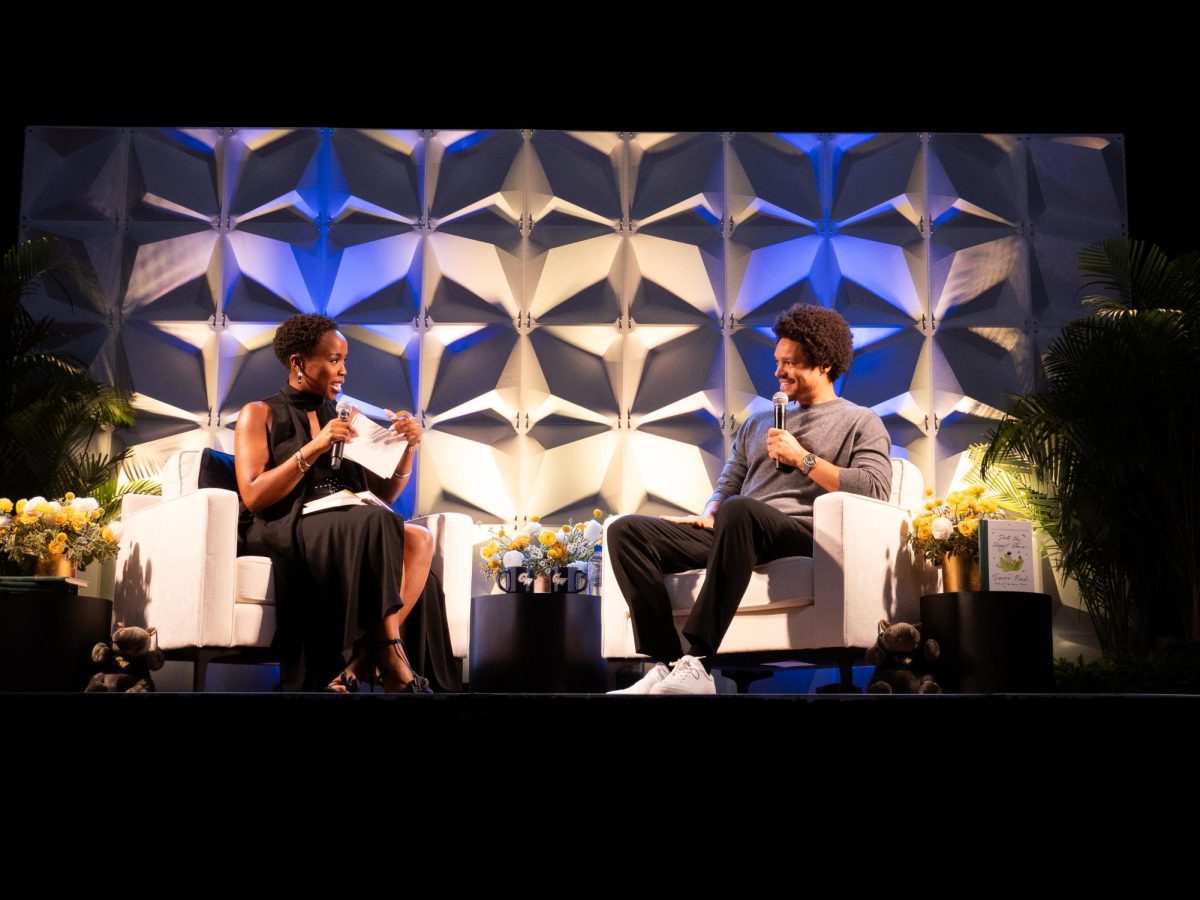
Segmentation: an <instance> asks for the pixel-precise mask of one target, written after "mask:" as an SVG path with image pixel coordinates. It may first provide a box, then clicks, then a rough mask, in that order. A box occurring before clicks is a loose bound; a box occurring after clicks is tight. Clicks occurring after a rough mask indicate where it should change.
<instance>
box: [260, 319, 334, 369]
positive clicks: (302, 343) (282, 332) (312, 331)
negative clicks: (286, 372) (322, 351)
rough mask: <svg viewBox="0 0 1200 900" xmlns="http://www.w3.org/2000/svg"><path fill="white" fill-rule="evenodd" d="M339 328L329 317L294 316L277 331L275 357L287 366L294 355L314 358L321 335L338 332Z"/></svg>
mask: <svg viewBox="0 0 1200 900" xmlns="http://www.w3.org/2000/svg"><path fill="white" fill-rule="evenodd" d="M337 327H338V324H337V322H335V321H333V319H331V318H329V316H318V315H313V314H309V313H300V314H297V315H294V316H292V317H291V318H289V319H287V320H286V321H284V323H283V324H282V325H280V326H279V327H278V328H276V329H275V342H274V346H275V355H276V356H277V357H279V361H280V362H281V363H283V364H284V365H285V366H286V365H289V364H290V363H289V360H290V359H291V358H292V354H293V353H299V354H300V355H301V356H312V355H313V353H315V352H316V349H317V344H319V343H321V335H323V334H324V333H325V332H327V331H336V330H337Z"/></svg>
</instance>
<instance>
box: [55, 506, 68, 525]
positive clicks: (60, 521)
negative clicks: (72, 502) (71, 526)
mask: <svg viewBox="0 0 1200 900" xmlns="http://www.w3.org/2000/svg"><path fill="white" fill-rule="evenodd" d="M68 518H70V516H68V515H67V514H66V512H65V511H64V510H61V509H60V510H59V511H58V512H56V513H55V514H54V524H55V525H66V524H67V519H68Z"/></svg>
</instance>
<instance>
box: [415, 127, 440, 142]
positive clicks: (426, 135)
mask: <svg viewBox="0 0 1200 900" xmlns="http://www.w3.org/2000/svg"><path fill="white" fill-rule="evenodd" d="M417 137H419V138H421V140H424V141H427V140H429V139H430V138H433V137H437V129H436V128H422V129H419V130H418V131H417Z"/></svg>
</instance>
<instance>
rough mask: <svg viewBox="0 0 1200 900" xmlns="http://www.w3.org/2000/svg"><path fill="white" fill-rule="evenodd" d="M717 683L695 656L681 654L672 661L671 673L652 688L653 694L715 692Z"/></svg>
mask: <svg viewBox="0 0 1200 900" xmlns="http://www.w3.org/2000/svg"><path fill="white" fill-rule="evenodd" d="M716 692H717V684H716V682H715V681H713V677H712V676H711V675H709V674H708V673H707V672H705V671H704V663H702V662H700V659H699V658H698V657H695V656H686V655H684V656H681V657H680V658H679V659H677V660H676V661H675V662H673V663H671V674H670V675H668V676H667V677H666V678H664V679H663V680H662V681H660V682H658V684H656V685H654V686H653V687H652V688H650V693H651V694H656V695H660V696H661V695H663V694H715V693H716Z"/></svg>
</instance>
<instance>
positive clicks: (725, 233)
mask: <svg viewBox="0 0 1200 900" xmlns="http://www.w3.org/2000/svg"><path fill="white" fill-rule="evenodd" d="M733 229H734V222H733V214H732V213H731V214H729V215H728V216H721V237H723V238H731V237H733Z"/></svg>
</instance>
